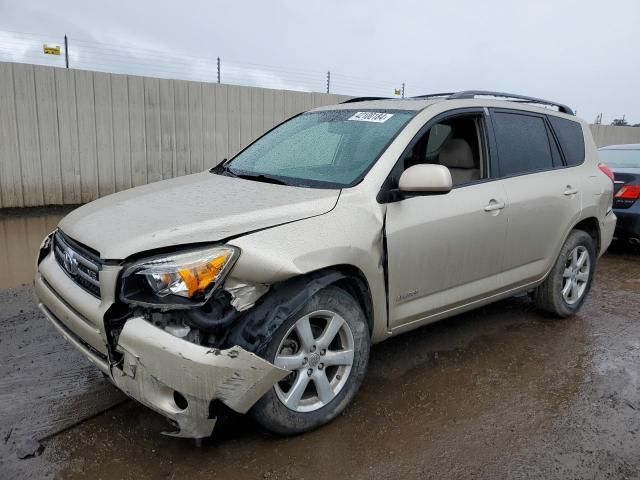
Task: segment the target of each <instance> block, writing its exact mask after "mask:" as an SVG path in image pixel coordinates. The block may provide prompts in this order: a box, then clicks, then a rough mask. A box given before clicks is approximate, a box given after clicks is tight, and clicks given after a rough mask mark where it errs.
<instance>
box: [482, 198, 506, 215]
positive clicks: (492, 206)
mask: <svg viewBox="0 0 640 480" xmlns="http://www.w3.org/2000/svg"><path fill="white" fill-rule="evenodd" d="M504 206H505V205H504V202H498V201H497V200H493V199H492V200H491V201H490V202H489V205H485V207H484V211H485V212H495V211H496V210H502V209H503V208H504Z"/></svg>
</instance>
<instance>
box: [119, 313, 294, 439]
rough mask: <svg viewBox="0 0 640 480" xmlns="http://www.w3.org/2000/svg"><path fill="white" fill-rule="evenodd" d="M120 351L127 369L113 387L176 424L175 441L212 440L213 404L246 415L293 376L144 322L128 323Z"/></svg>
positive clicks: (238, 351)
mask: <svg viewBox="0 0 640 480" xmlns="http://www.w3.org/2000/svg"><path fill="white" fill-rule="evenodd" d="M118 350H119V351H121V352H122V354H123V361H122V365H121V368H120V367H112V368H111V378H112V380H113V382H114V383H115V384H116V385H117V386H118V388H120V389H121V390H122V391H124V392H125V393H126V394H127V395H129V396H131V397H133V398H135V399H136V400H138V401H139V402H141V403H143V404H144V405H146V406H148V407H149V408H151V409H153V410H155V411H157V412H159V413H161V414H162V415H164V416H165V417H167V418H169V419H171V420H173V421H174V422H175V423H176V425H177V426H178V428H179V430H178V432H176V433H172V434H171V435H175V436H179V437H189V438H203V437H208V436H209V435H211V433H212V431H213V427H214V426H215V422H216V419H215V418H210V408H209V407H210V404H211V402H212V401H213V400H219V401H221V402H222V403H224V404H225V405H227V406H228V407H229V408H231V409H232V410H234V411H236V412H238V413H246V412H247V411H248V410H249V409H250V408H251V407H252V406H253V404H254V403H255V402H257V401H258V400H259V399H260V397H262V396H263V395H264V394H265V393H266V392H267V390H269V388H271V387H272V386H273V385H274V384H275V383H277V382H279V381H280V380H282V379H283V378H284V377H286V376H287V375H288V374H289V373H290V372H289V371H288V370H284V369H281V368H278V367H276V366H275V365H273V364H271V363H269V362H267V361H266V360H263V359H262V358H260V357H258V356H257V355H255V354H253V353H250V352H247V351H246V350H244V349H242V348H240V347H234V348H230V349H227V350H218V349H212V348H207V347H202V346H199V345H195V344H192V343H189V342H187V341H185V340H182V339H180V338H177V337H174V336H173V335H171V334H169V333H167V332H165V331H163V330H161V329H159V328H157V327H155V326H153V325H151V324H150V323H149V322H147V321H146V320H144V319H143V318H132V319H130V320H128V321H127V323H126V324H125V326H124V328H123V330H122V332H121V334H120V338H119V341H118Z"/></svg>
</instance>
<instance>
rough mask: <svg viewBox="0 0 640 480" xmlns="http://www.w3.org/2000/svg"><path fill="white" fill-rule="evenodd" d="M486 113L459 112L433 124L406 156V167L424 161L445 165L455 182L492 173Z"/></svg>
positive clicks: (455, 185) (464, 181) (485, 176)
mask: <svg viewBox="0 0 640 480" xmlns="http://www.w3.org/2000/svg"><path fill="white" fill-rule="evenodd" d="M483 138H484V120H483V117H482V114H463V115H455V116H451V117H449V118H446V119H443V120H441V121H439V122H438V123H436V124H434V125H432V126H431V128H429V129H428V130H427V131H426V132H425V133H424V134H423V135H421V136H420V137H419V138H418V140H417V141H416V142H415V144H414V146H413V148H412V149H411V150H410V151H409V153H408V154H407V155H406V156H405V158H404V165H403V169H404V170H406V169H407V168H409V167H411V166H413V165H417V164H421V163H435V164H440V165H444V166H445V167H447V168H448V169H449V171H450V172H451V179H452V181H453V186H454V187H457V186H461V185H465V184H469V183H473V182H476V181H478V180H482V179H485V178H487V177H488V175H487V173H488V172H487V167H486V163H487V162H486V159H487V155H486V149H485V146H484V141H483Z"/></svg>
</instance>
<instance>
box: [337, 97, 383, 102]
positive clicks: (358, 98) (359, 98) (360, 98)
mask: <svg viewBox="0 0 640 480" xmlns="http://www.w3.org/2000/svg"><path fill="white" fill-rule="evenodd" d="M369 100H393V98H391V97H353V98H350V99H349V100H345V101H344V102H340V104H343V103H356V102H367V101H369Z"/></svg>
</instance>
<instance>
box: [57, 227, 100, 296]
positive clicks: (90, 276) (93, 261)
mask: <svg viewBox="0 0 640 480" xmlns="http://www.w3.org/2000/svg"><path fill="white" fill-rule="evenodd" d="M53 253H54V255H55V257H56V261H57V262H58V265H60V267H61V268H62V270H64V272H65V273H66V274H67V276H69V278H71V280H73V281H74V282H75V283H77V284H78V285H79V286H80V287H82V288H83V289H85V290H86V291H87V292H89V293H90V294H92V295H94V296H96V297H98V298H100V266H101V262H100V258H99V257H97V256H96V255H94V254H92V253H91V252H89V251H88V250H87V249H85V248H83V247H82V246H80V245H78V244H77V243H76V242H74V241H73V240H71V239H70V238H68V237H66V236H65V235H64V234H63V233H62V232H60V231H57V232H56V233H55V235H54V237H53Z"/></svg>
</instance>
